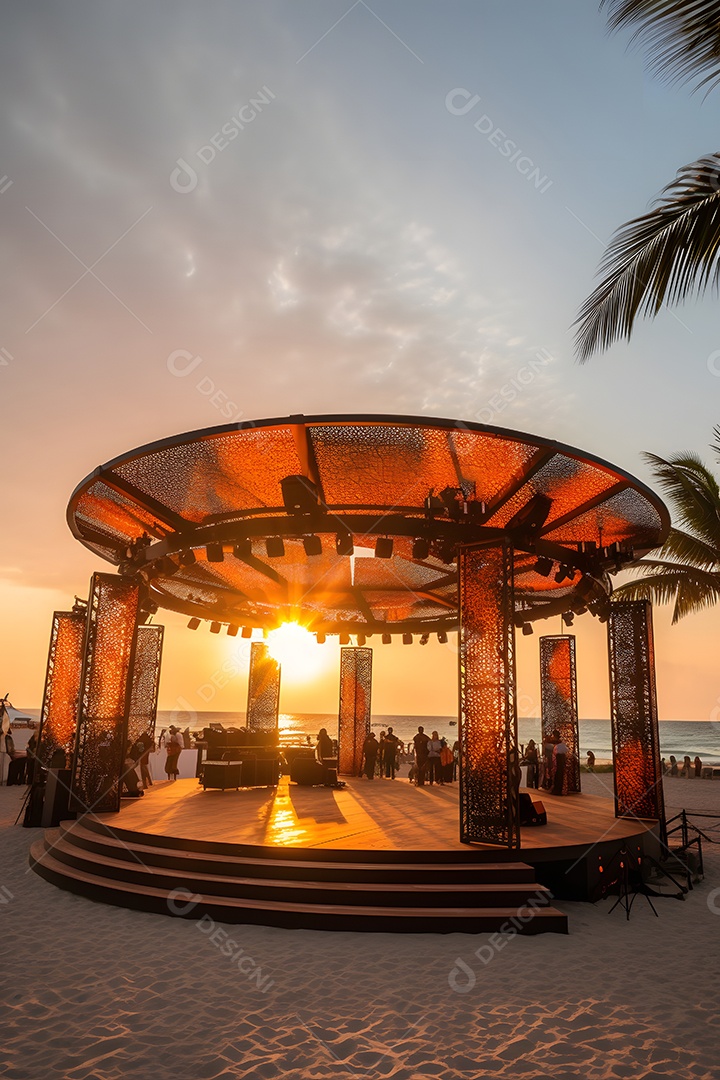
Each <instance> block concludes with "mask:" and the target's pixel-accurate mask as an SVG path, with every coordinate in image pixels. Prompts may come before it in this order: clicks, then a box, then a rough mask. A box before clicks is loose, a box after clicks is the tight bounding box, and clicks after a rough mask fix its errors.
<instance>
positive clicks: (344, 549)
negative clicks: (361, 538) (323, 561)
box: [335, 532, 353, 555]
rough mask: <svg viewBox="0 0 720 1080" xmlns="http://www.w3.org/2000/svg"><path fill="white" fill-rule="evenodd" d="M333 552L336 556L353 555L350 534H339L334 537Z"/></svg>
mask: <svg viewBox="0 0 720 1080" xmlns="http://www.w3.org/2000/svg"><path fill="white" fill-rule="evenodd" d="M335 550H336V552H337V553H338V555H352V553H353V538H352V533H349V532H339V533H338V534H337V536H336V537H335Z"/></svg>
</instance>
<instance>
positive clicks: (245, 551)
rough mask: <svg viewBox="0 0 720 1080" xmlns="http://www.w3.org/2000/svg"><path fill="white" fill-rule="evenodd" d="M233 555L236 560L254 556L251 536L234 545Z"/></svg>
mask: <svg viewBox="0 0 720 1080" xmlns="http://www.w3.org/2000/svg"><path fill="white" fill-rule="evenodd" d="M233 555H234V556H235V558H236V559H247V558H249V557H250V556H251V555H252V540H251V539H250V537H249V536H247V537H244V538H243V539H242V540H238V541H237V543H235V544H233Z"/></svg>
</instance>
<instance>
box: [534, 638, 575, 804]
mask: <svg viewBox="0 0 720 1080" xmlns="http://www.w3.org/2000/svg"><path fill="white" fill-rule="evenodd" d="M540 702H541V710H542V740H543V743H545V740H546V739H547V738H548V736H551V735H552V734H553V732H554V731H557V732H558V733H559V735H560V738H561V739H562V741H563V742H564V743H565V745H566V746H567V748H568V754H567V761H566V762H565V774H564V777H563V784H562V794H563V795H572V794H575V793H576V792H578V791H580V733H579V731H578V707H577V676H576V669H575V638H574V637H573V635H572V634H558V635H553V636H548V637H541V638H540Z"/></svg>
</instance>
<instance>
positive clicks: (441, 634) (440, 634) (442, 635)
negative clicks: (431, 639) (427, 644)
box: [438, 630, 448, 645]
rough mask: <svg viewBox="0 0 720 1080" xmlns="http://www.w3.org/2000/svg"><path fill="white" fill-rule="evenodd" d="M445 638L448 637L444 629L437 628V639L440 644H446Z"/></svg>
mask: <svg viewBox="0 0 720 1080" xmlns="http://www.w3.org/2000/svg"><path fill="white" fill-rule="evenodd" d="M447 639H448V637H447V634H446V633H445V631H444V630H439V631H438V641H439V642H440V644H441V645H447Z"/></svg>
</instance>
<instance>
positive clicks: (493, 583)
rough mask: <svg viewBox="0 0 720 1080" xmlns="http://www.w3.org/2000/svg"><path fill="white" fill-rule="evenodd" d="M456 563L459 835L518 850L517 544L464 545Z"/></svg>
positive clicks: (465, 841) (464, 840)
mask: <svg viewBox="0 0 720 1080" xmlns="http://www.w3.org/2000/svg"><path fill="white" fill-rule="evenodd" d="M458 566H459V579H460V839H461V841H463V842H464V843H473V842H475V843H484V844H501V845H503V846H504V847H507V848H518V847H519V846H520V825H519V798H518V786H517V784H516V783H515V782H514V781H513V772H514V769H517V771H518V772H519V766H518V759H517V716H516V694H515V638H514V626H513V614H514V604H513V559H512V549H511V548H510V545H509V544H507V543H501V544H492V545H487V546H482V547H476V548H462V549H461V551H460V554H459V556H458Z"/></svg>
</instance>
